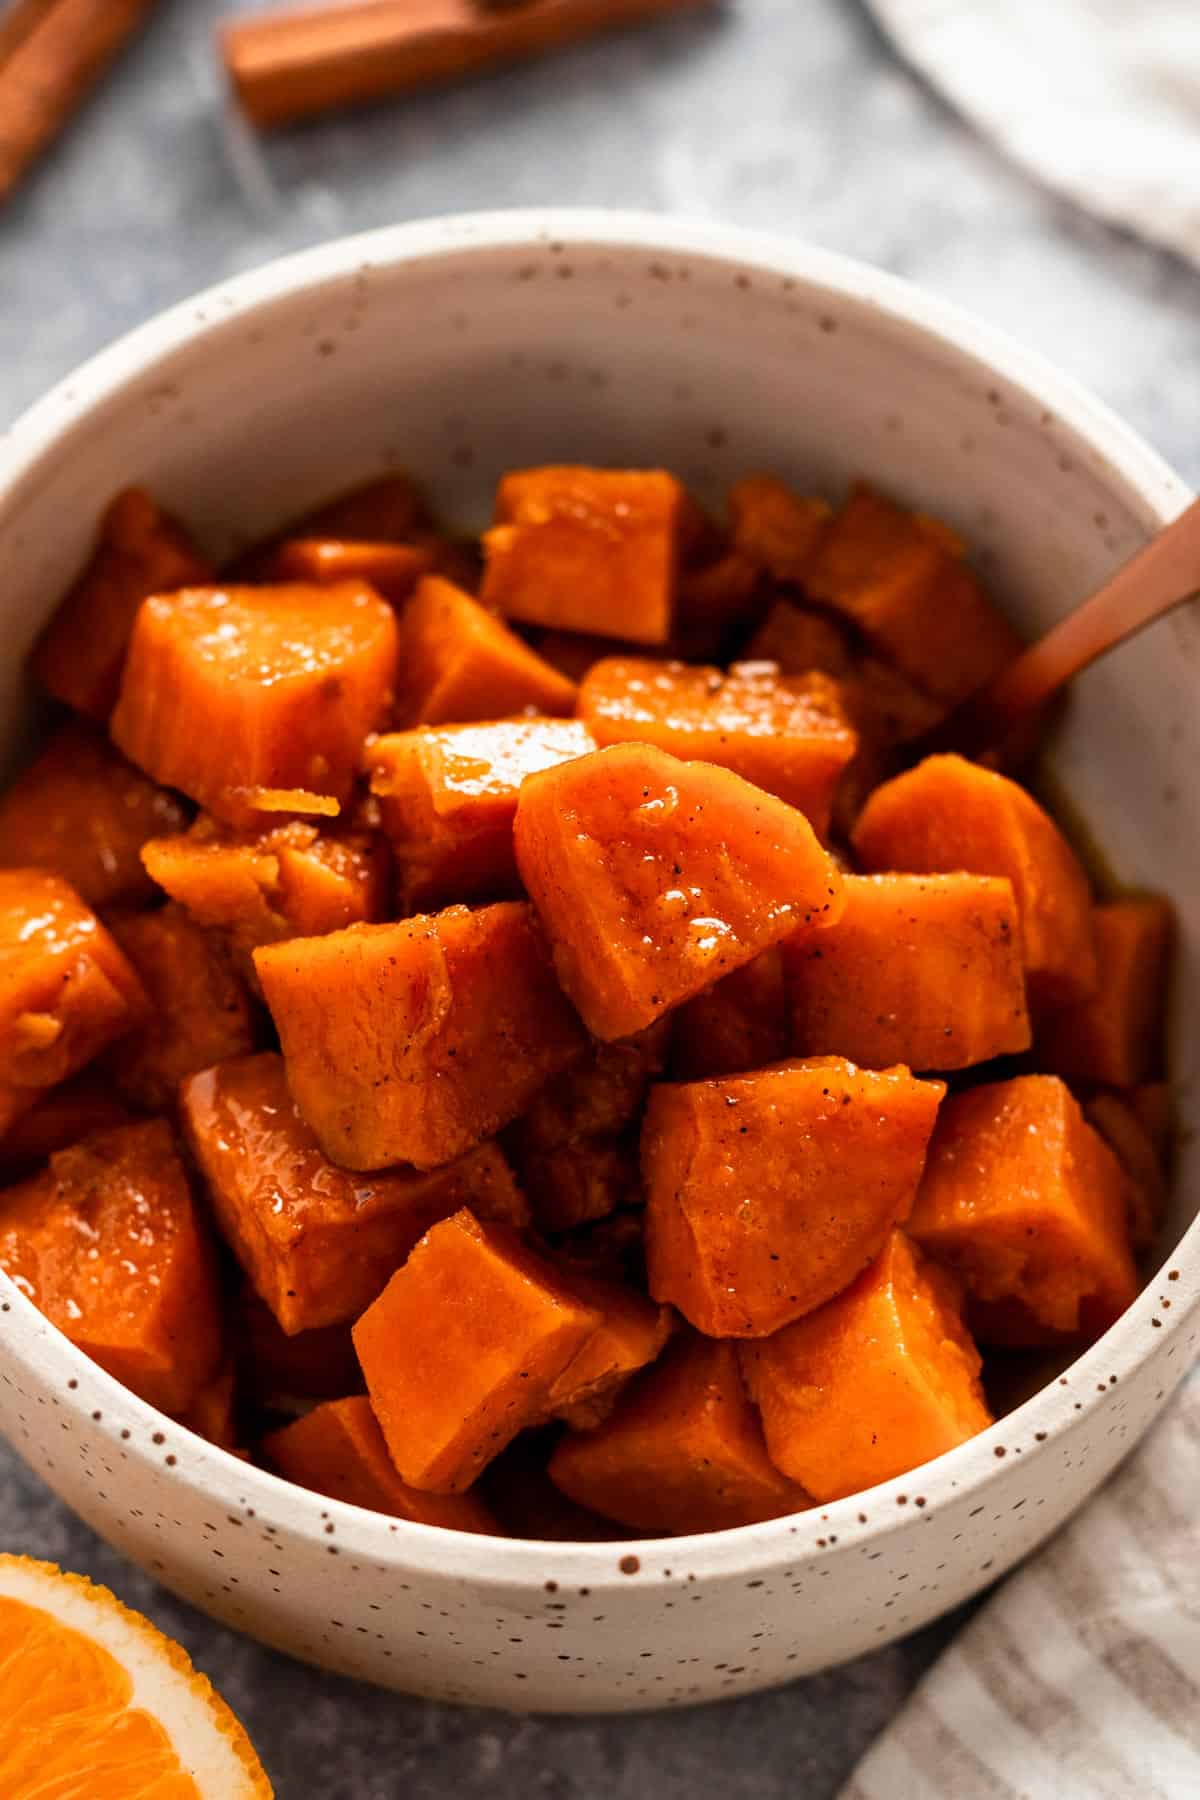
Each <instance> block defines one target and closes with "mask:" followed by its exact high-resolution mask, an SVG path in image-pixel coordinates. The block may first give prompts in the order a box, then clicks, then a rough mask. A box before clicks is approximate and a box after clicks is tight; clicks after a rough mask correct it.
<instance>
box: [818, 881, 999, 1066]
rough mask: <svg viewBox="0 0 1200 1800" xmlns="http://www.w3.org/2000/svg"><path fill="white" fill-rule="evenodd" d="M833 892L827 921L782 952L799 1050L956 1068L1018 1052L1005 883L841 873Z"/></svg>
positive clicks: (876, 1062)
mask: <svg viewBox="0 0 1200 1800" xmlns="http://www.w3.org/2000/svg"><path fill="white" fill-rule="evenodd" d="M842 885H843V891H844V892H845V895H846V910H845V911H844V912H843V914H842V916H841V918H840V919H839V920H838V922H837V924H836V925H835V926H833V927H832V929H831V930H829V931H824V932H822V933H821V935H820V938H819V939H811V938H810V939H808V940H805V939H803V938H802V939H800V940H798V941H797V943H796V944H795V945H794V946H793V945H791V944H788V943H785V944H784V946H783V956H784V961H785V963H786V965H787V972H788V987H789V993H790V998H791V1009H792V1046H793V1048H794V1049H795V1050H796V1052H797V1053H798V1054H799V1055H801V1056H847V1057H849V1058H850V1060H851V1061H852V1062H856V1063H861V1064H863V1066H864V1067H865V1068H868V1069H883V1068H887V1067H889V1066H890V1065H891V1064H892V1063H897V1062H899V1063H907V1065H908V1066H909V1068H911V1069H965V1068H968V1067H969V1066H970V1065H971V1064H972V1063H978V1062H986V1061H987V1060H988V1058H989V1057H992V1056H1007V1055H1012V1054H1015V1053H1016V1052H1017V1051H1020V1050H1027V1049H1028V1048H1029V1044H1030V1041H1031V1039H1030V1029H1029V1015H1028V1013H1027V1011H1026V1008H1025V969H1024V964H1023V961H1022V957H1021V926H1020V920H1019V918H1018V917H1017V907H1016V901H1015V899H1014V897H1013V891H1012V883H1011V882H1010V881H1008V880H1006V879H1005V878H1004V877H1003V876H989V875H845V876H843V877H842Z"/></svg>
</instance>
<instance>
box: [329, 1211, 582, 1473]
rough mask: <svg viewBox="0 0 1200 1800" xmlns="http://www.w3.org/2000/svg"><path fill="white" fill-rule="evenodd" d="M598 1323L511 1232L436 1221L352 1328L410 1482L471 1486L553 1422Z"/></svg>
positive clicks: (463, 1215) (471, 1222) (466, 1219)
mask: <svg viewBox="0 0 1200 1800" xmlns="http://www.w3.org/2000/svg"><path fill="white" fill-rule="evenodd" d="M465 1296H469V1304H464V1297H465ZM600 1322H601V1320H600V1315H599V1313H597V1312H596V1311H594V1310H593V1309H592V1308H591V1307H589V1306H586V1305H584V1304H582V1303H581V1302H580V1301H579V1300H577V1299H576V1297H575V1295H574V1293H573V1292H572V1290H571V1289H570V1288H569V1287H568V1286H567V1285H566V1284H565V1283H564V1281H563V1280H562V1279H561V1278H560V1277H559V1275H558V1273H557V1271H556V1270H555V1269H554V1268H553V1267H552V1265H551V1264H550V1263H549V1262H547V1261H546V1260H545V1258H544V1257H541V1256H539V1255H537V1254H536V1253H535V1252H534V1251H532V1250H529V1249H527V1248H526V1247H525V1246H524V1245H523V1244H522V1243H521V1241H520V1239H519V1238H518V1237H517V1236H516V1234H515V1233H514V1232H512V1231H510V1230H508V1229H506V1228H505V1227H504V1226H500V1225H484V1224H481V1223H480V1222H479V1220H477V1219H476V1218H474V1217H473V1216H472V1214H471V1213H470V1212H469V1211H467V1210H465V1209H464V1210H463V1211H462V1212H458V1213H456V1214H455V1215H454V1217H453V1218H452V1219H447V1220H446V1221H445V1222H444V1223H443V1224H441V1225H435V1226H434V1227H433V1229H432V1231H429V1232H427V1233H426V1234H425V1236H424V1237H423V1238H422V1239H421V1242H420V1243H419V1244H418V1245H417V1247H416V1249H415V1250H414V1251H413V1252H412V1254H411V1256H410V1257H409V1259H408V1261H407V1262H406V1263H405V1265H404V1267H403V1268H402V1269H400V1270H398V1271H397V1272H396V1274H395V1275H393V1276H392V1279H391V1280H390V1281H389V1283H388V1285H387V1287H386V1288H385V1289H384V1290H383V1293H382V1294H381V1295H380V1296H379V1298H378V1300H376V1301H375V1303H374V1305H373V1306H371V1307H369V1308H368V1309H367V1311H366V1312H365V1313H364V1314H363V1316H362V1318H361V1319H360V1320H359V1321H358V1324H357V1325H356V1326H355V1327H354V1347H355V1349H356V1350H357V1351H358V1360H359V1362H360V1363H361V1364H362V1369H363V1374H364V1375H365V1376H366V1378H367V1392H368V1393H369V1395H370V1397H371V1405H372V1407H373V1408H374V1410H375V1415H376V1417H377V1418H378V1420H379V1423H380V1425H381V1426H382V1428H383V1435H384V1438H385V1439H386V1440H387V1446H388V1449H389V1451H390V1452H391V1457H392V1461H393V1462H394V1463H395V1465H396V1468H397V1469H398V1470H399V1472H400V1476H401V1478H402V1479H403V1480H404V1481H407V1482H409V1483H411V1485H412V1486H413V1487H417V1488H424V1489H428V1490H429V1491H430V1492H431V1493H444V1494H453V1493H459V1492H461V1491H462V1489H464V1488H467V1487H469V1486H470V1485H471V1483H472V1481H474V1479H475V1477H476V1476H477V1475H478V1474H479V1472H480V1470H481V1469H483V1468H484V1467H485V1466H486V1464H487V1463H489V1462H490V1461H491V1459H492V1457H493V1456H496V1455H498V1454H499V1452H500V1451H501V1450H503V1449H504V1446H505V1445H506V1444H508V1443H510V1442H511V1441H512V1439H513V1438H514V1437H515V1436H516V1434H517V1432H518V1431H520V1430H522V1429H523V1427H525V1426H526V1425H532V1424H535V1423H537V1421H538V1420H539V1419H542V1418H544V1417H545V1414H546V1410H547V1406H548V1402H549V1397H550V1390H551V1388H552V1387H553V1385H554V1383H555V1382H556V1381H557V1380H558V1378H559V1376H560V1375H561V1374H562V1373H563V1371H564V1370H565V1369H566V1368H567V1367H568V1366H569V1364H570V1363H571V1362H572V1361H573V1359H574V1358H575V1356H576V1355H578V1353H579V1351H580V1350H581V1349H582V1348H583V1346H584V1344H585V1343H586V1342H587V1340H588V1338H590V1337H591V1335H592V1333H593V1332H594V1331H596V1330H597V1328H598V1327H599V1325H600Z"/></svg>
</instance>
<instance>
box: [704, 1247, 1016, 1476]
mask: <svg viewBox="0 0 1200 1800" xmlns="http://www.w3.org/2000/svg"><path fill="white" fill-rule="evenodd" d="M960 1305H961V1296H960V1291H959V1289H958V1285H957V1283H956V1282H955V1281H954V1279H953V1277H952V1276H949V1275H947V1274H946V1273H945V1271H943V1270H941V1269H938V1268H935V1267H934V1265H933V1264H932V1263H928V1262H926V1261H925V1259H924V1258H923V1257H922V1256H921V1255H920V1254H919V1252H917V1251H916V1250H915V1249H914V1247H913V1245H912V1244H911V1243H910V1242H909V1240H908V1239H907V1238H906V1236H905V1234H904V1233H903V1232H901V1231H895V1232H893V1233H892V1235H891V1237H890V1238H889V1239H888V1241H887V1243H886V1244H885V1246H884V1248H883V1250H882V1252H881V1253H880V1255H879V1256H878V1257H876V1259H875V1261H874V1262H873V1263H872V1264H871V1265H870V1267H869V1268H866V1269H864V1270H863V1272H862V1274H861V1275H860V1276H859V1277H858V1279H857V1281H855V1282H854V1283H853V1285H852V1286H850V1287H848V1288H846V1289H845V1291H844V1292H843V1293H841V1294H839V1295H838V1296H837V1298H836V1299H834V1300H830V1301H829V1302H828V1303H827V1304H826V1305H825V1306H822V1307H820V1308H819V1309H818V1310H817V1311H816V1312H813V1313H809V1315H808V1317H807V1318H804V1319H798V1320H797V1321H796V1323H795V1324H794V1325H789V1326H787V1327H786V1329H785V1330H783V1331H779V1332H776V1334H775V1336H774V1337H769V1338H765V1339H763V1340H762V1341H761V1342H760V1343H754V1344H744V1345H742V1346H741V1349H740V1352H739V1354H740V1356H741V1359H742V1368H743V1371H744V1373H745V1376H746V1382H747V1385H748V1386H749V1389H750V1392H751V1394H752V1396H753V1398H754V1400H755V1401H756V1403H757V1405H758V1408H759V1411H760V1413H761V1415H762V1422H763V1429H764V1430H765V1432H766V1438H767V1449H768V1451H769V1452H770V1456H771V1461H772V1462H773V1463H775V1464H776V1466H777V1467H778V1468H780V1469H782V1470H783V1471H784V1473H785V1474H787V1475H790V1476H791V1477H792V1479H793V1481H799V1482H802V1483H803V1485H804V1486H805V1487H806V1488H807V1489H808V1491H809V1493H810V1494H811V1495H812V1496H813V1498H814V1499H815V1500H817V1501H820V1502H825V1501H829V1500H840V1499H842V1498H843V1497H844V1496H845V1495H847V1494H855V1493H858V1492H859V1491H860V1490H861V1489H862V1488H868V1487H873V1486H874V1485H875V1484H876V1482H880V1481H890V1480H891V1479H893V1477H895V1476H897V1475H903V1474H905V1473H906V1472H907V1471H908V1470H909V1469H915V1468H917V1467H919V1466H920V1464H921V1463H926V1462H929V1461H931V1460H932V1458H933V1457H935V1456H941V1455H942V1454H943V1453H944V1452H945V1451H947V1450H952V1449H953V1448H954V1447H955V1445H956V1444H961V1443H963V1442H965V1440H966V1439H967V1438H970V1437H974V1436H975V1434H976V1432H979V1431H983V1430H984V1429H985V1428H986V1427H987V1426H988V1425H990V1424H991V1422H992V1416H991V1414H990V1412H989V1411H988V1408H987V1403H986V1401H985V1400H984V1397H983V1390H982V1388H981V1386H980V1383H979V1367H980V1358H979V1352H978V1350H977V1349H976V1348H975V1345H974V1343H973V1342H972V1340H971V1337H970V1335H969V1333H968V1332H967V1330H966V1327H965V1326H964V1325H963V1322H962V1317H961V1312H960Z"/></svg>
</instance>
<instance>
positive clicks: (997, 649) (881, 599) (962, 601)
mask: <svg viewBox="0 0 1200 1800" xmlns="http://www.w3.org/2000/svg"><path fill="white" fill-rule="evenodd" d="M803 579H804V588H805V592H806V593H807V594H808V595H809V597H810V598H811V599H813V600H816V601H818V602H819V603H820V604H821V605H823V606H829V607H833V608H834V609H835V610H836V611H838V612H840V613H843V614H844V615H845V616H846V617H847V618H848V619H849V620H850V621H851V622H852V623H853V624H855V625H856V626H857V627H858V628H859V630H860V631H862V632H863V633H864V635H865V636H866V637H867V638H868V639H869V640H870V641H871V642H872V643H873V644H875V645H876V646H877V647H878V648H879V649H880V651H881V652H882V653H883V654H884V655H885V656H886V657H887V658H888V659H889V660H890V661H892V662H894V663H896V664H897V666H898V667H899V668H900V669H901V670H902V671H903V673H904V674H905V675H907V676H908V677H909V678H910V680H912V681H915V682H916V683H917V685H918V687H923V688H925V689H926V690H927V691H928V692H929V693H931V694H933V695H935V696H936V697H937V698H938V699H941V700H945V701H946V702H948V703H949V704H951V705H953V704H954V703H955V702H957V701H959V700H962V699H965V697H966V696H967V695H968V694H969V693H971V692H972V690H973V689H975V688H977V687H979V686H981V685H982V684H983V682H985V681H988V680H990V678H991V677H992V676H993V675H995V674H997V673H998V672H999V671H1000V670H1001V669H1002V668H1003V667H1004V666H1005V664H1006V663H1009V662H1011V661H1012V659H1013V658H1014V657H1015V656H1017V655H1018V654H1019V653H1020V649H1021V640H1020V639H1019V637H1018V636H1017V634H1016V632H1015V631H1014V630H1013V628H1012V626H1011V625H1009V623H1008V621H1007V620H1006V619H1005V618H1004V617H1003V616H1002V615H1001V614H1000V613H999V612H997V611H996V609H995V607H994V606H993V605H992V603H991V601H990V600H989V599H988V598H987V596H986V594H985V593H984V592H983V589H982V588H981V586H980V585H979V581H978V579H977V578H976V576H975V575H974V574H973V573H972V572H971V570H970V569H969V568H967V566H966V564H965V563H964V562H963V561H962V559H961V557H960V556H958V555H956V554H955V552H954V550H953V549H951V548H950V547H949V542H948V539H947V535H946V533H945V532H944V530H943V529H942V528H941V527H938V526H936V525H934V524H933V523H932V522H931V521H927V520H923V519H921V518H919V517H916V516H914V515H913V514H912V513H908V512H905V511H904V510H903V509H902V508H901V507H898V506H895V505H893V503H892V502H891V501H890V500H886V499H884V497H883V496H882V495H881V494H876V493H874V492H872V490H871V489H870V488H867V487H863V486H859V487H856V488H855V490H854V492H853V493H852V494H851V496H850V498H849V500H847V502H846V504H845V506H843V507H842V509H841V511H840V512H839V513H837V515H836V516H835V517H834V519H833V521H832V523H831V525H830V526H829V529H828V530H827V531H826V532H825V533H824V535H823V537H822V538H821V541H820V544H819V545H818V547H817V550H816V554H815V555H814V556H813V558H812V560H811V562H810V563H809V565H808V567H807V568H806V569H805V571H804V577H803Z"/></svg>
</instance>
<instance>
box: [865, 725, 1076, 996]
mask: <svg viewBox="0 0 1200 1800" xmlns="http://www.w3.org/2000/svg"><path fill="white" fill-rule="evenodd" d="M853 844H854V850H855V853H856V855H857V856H858V859H859V861H860V863H861V864H862V866H863V867H864V868H865V869H867V870H868V871H870V872H872V873H877V872H884V871H890V870H902V871H904V872H905V873H910V874H914V875H941V874H945V873H947V872H949V871H953V870H959V869H961V870H964V871H966V872H967V873H969V874H973V875H1006V876H1007V877H1008V879H1009V880H1010V881H1011V882H1012V887H1013V893H1014V894H1015V895H1016V901H1017V910H1018V912H1019V913H1020V915H1021V938H1022V946H1023V952H1024V959H1025V974H1026V979H1027V981H1028V983H1029V998H1030V1003H1031V1006H1032V1007H1033V1008H1034V1010H1035V1011H1049V1010H1052V1009H1053V1008H1054V1007H1057V1006H1065V1005H1070V1004H1072V1003H1073V1002H1075V1001H1077V1000H1082V999H1086V998H1087V997H1088V995H1089V994H1092V993H1094V992H1095V991H1096V982H1097V971H1096V951H1095V946H1094V943H1093V938H1092V906H1091V896H1090V894H1089V891H1088V880H1087V876H1086V875H1085V873H1084V871H1083V867H1082V864H1081V863H1080V861H1079V858H1078V857H1077V856H1076V855H1075V852H1074V851H1073V850H1072V849H1071V847H1070V845H1069V844H1068V843H1067V840H1066V839H1065V838H1064V837H1063V835H1062V833H1061V832H1060V831H1059V829H1058V827H1057V825H1055V823H1054V821H1053V820H1052V819H1051V818H1050V816H1049V814H1048V813H1046V812H1045V811H1043V809H1042V808H1041V807H1040V806H1039V805H1038V803H1037V801H1036V800H1034V799H1033V798H1032V797H1031V796H1030V795H1029V794H1027V793H1026V792H1025V790H1024V788H1021V787H1018V786H1017V784H1016V782H1015V781H1010V780H1009V779H1008V777H1007V776H1005V775H998V774H996V773H995V772H994V771H993V770H991V769H983V768H980V767H979V766H978V764H976V763H971V762H967V761H966V760H965V759H964V758H963V757H961V756H927V757H926V758H925V760H924V762H922V763H919V764H918V765H917V767H916V768H915V769H910V770H908V772H907V773H906V774H904V775H897V776H896V778H895V779H894V780H892V781H888V782H885V783H884V785H883V786H882V787H880V788H876V790H875V792H874V793H873V794H872V795H871V798H870V799H869V800H868V802H867V804H866V806H865V807H864V808H863V811H862V813H861V815H860V817H859V820H858V824H857V825H856V826H855V828H854V836H853Z"/></svg>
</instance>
